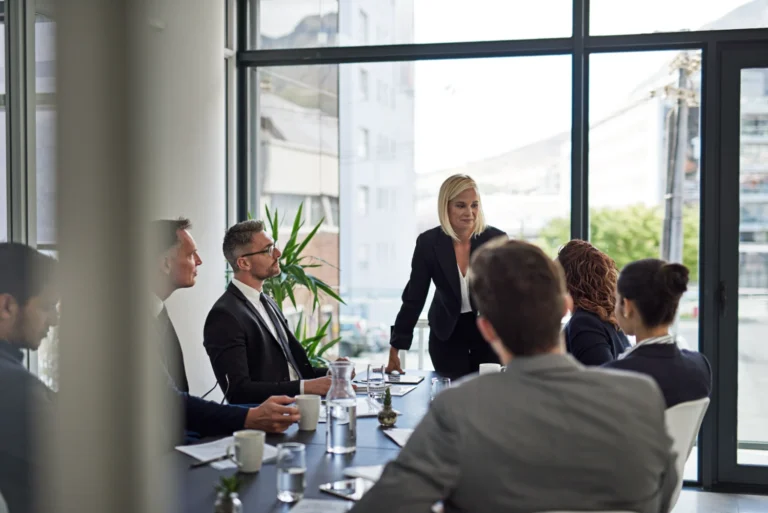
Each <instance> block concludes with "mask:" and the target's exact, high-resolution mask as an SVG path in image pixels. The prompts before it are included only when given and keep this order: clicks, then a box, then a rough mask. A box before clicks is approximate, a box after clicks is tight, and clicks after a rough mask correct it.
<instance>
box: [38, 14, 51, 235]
mask: <svg viewBox="0 0 768 513" xmlns="http://www.w3.org/2000/svg"><path fill="white" fill-rule="evenodd" d="M51 14H52V13H50V12H47V11H45V12H43V13H38V14H37V17H36V18H35V92H36V98H37V108H36V111H35V112H36V114H35V127H36V132H35V138H36V140H37V142H36V156H35V161H36V165H37V177H36V178H37V242H38V244H53V243H55V242H56V23H55V22H54V21H53V19H52V18H51Z"/></svg>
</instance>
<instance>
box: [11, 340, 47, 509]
mask: <svg viewBox="0 0 768 513" xmlns="http://www.w3.org/2000/svg"><path fill="white" fill-rule="evenodd" d="M22 359H23V354H22V352H21V351H20V350H19V349H17V348H16V347H15V346H13V345H11V344H9V343H7V342H3V341H0V419H1V420H0V492H2V494H3V497H4V498H5V502H6V503H7V504H8V511H10V512H12V513H13V512H16V511H18V512H23V513H27V512H31V511H33V510H35V505H34V503H33V499H34V497H35V490H34V487H35V481H36V480H37V479H38V478H39V477H40V471H41V469H42V466H41V465H39V464H37V463H36V462H37V461H38V459H37V458H36V457H35V452H36V449H38V448H37V447H36V446H35V445H34V441H35V429H36V426H41V425H45V423H48V422H51V420H50V416H51V414H52V412H51V408H52V406H53V399H54V395H55V394H54V393H53V392H52V391H51V390H50V389H49V388H48V387H47V386H45V385H44V384H43V383H42V382H41V381H40V380H39V379H37V377H35V376H33V375H32V374H30V373H29V371H27V369H26V367H24V364H23V363H22Z"/></svg>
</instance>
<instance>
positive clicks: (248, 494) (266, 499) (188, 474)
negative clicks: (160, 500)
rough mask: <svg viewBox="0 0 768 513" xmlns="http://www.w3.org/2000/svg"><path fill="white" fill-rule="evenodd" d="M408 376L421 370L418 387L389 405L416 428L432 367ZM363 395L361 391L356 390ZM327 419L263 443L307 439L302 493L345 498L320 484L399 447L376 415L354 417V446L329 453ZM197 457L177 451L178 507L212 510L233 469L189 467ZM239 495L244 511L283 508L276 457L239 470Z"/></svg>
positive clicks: (377, 461)
mask: <svg viewBox="0 0 768 513" xmlns="http://www.w3.org/2000/svg"><path fill="white" fill-rule="evenodd" d="M406 374H407V375H408V376H411V375H417V376H424V380H423V381H422V382H421V383H419V384H418V385H417V386H416V389H415V390H413V391H411V392H409V393H408V394H406V395H404V396H402V397H393V398H392V407H393V408H394V409H395V410H397V411H399V412H400V415H398V418H397V424H396V425H395V427H397V428H414V427H416V425H417V424H418V423H419V422H420V421H421V419H422V417H424V415H425V414H426V412H427V409H428V408H429V402H430V387H431V377H432V374H433V373H431V372H424V371H422V372H419V371H410V370H406ZM358 397H364V394H358ZM326 426H327V423H319V424H318V425H317V430H316V431H299V429H298V425H293V426H291V427H290V428H289V429H288V430H287V431H286V432H285V433H282V434H268V435H267V438H266V443H268V444H270V445H274V446H276V445H277V444H280V443H285V442H300V443H303V444H305V445H306V460H307V473H306V489H305V493H304V497H305V498H310V499H325V500H343V499H337V498H335V497H334V496H333V495H329V494H326V493H323V492H321V491H320V490H319V488H318V487H319V485H321V484H323V483H329V482H332V481H338V480H340V479H346V477H345V476H344V469H345V468H347V467H356V466H365V465H382V464H385V463H387V462H389V461H391V460H393V459H395V458H396V457H397V454H398V453H399V452H400V447H399V446H398V445H397V444H396V443H395V442H394V441H392V439H390V438H389V437H388V436H386V435H385V434H384V429H383V428H381V427H380V426H379V422H378V420H377V419H376V418H375V417H363V418H358V419H357V450H356V451H355V452H353V453H351V454H328V453H326V452H325V430H326ZM195 461H196V460H195V459H194V458H192V457H190V456H187V455H185V454H182V453H180V452H177V454H176V455H175V456H174V462H173V464H174V465H177V468H178V473H179V474H178V475H181V476H183V477H182V478H181V490H180V499H179V501H180V504H179V506H180V509H179V510H180V511H184V512H186V513H211V512H213V510H214V503H215V502H216V491H215V489H214V486H215V485H216V484H217V483H218V481H219V478H220V477H222V476H230V475H233V474H234V470H216V469H214V468H213V467H211V466H206V467H200V468H195V469H190V468H189V466H190V465H191V464H192V463H194V462H195ZM240 499H241V500H242V502H243V511H244V512H245V513H262V512H270V513H271V512H287V511H290V508H291V505H289V504H283V503H281V502H280V501H278V500H277V470H276V466H275V464H274V463H266V464H264V465H263V466H262V468H261V470H260V471H259V472H258V473H255V474H241V485H240Z"/></svg>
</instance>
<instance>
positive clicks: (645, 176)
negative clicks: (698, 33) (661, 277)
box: [589, 51, 701, 480]
mask: <svg viewBox="0 0 768 513" xmlns="http://www.w3.org/2000/svg"><path fill="white" fill-rule="evenodd" d="M700 65H701V53H700V52H698V51H696V52H647V53H634V54H633V53H622V54H599V55H592V56H591V57H590V63H589V70H590V99H589V102H590V103H589V106H590V111H589V119H590V131H589V206H590V209H589V215H590V237H591V241H592V243H593V244H595V245H596V246H597V247H598V248H599V249H601V250H602V251H604V252H606V253H607V254H608V255H610V256H611V257H612V258H613V259H614V260H615V261H616V264H617V265H618V267H619V269H621V268H622V267H623V266H624V265H626V264H628V263H630V262H632V261H635V260H639V259H642V258H663V259H664V260H668V261H674V262H682V263H683V264H684V265H686V266H687V267H688V269H689V270H690V273H691V274H690V283H689V285H688V292H687V293H686V294H685V295H684V296H683V298H682V300H681V303H680V308H679V310H678V319H677V321H676V327H675V332H676V334H677V337H678V344H679V345H680V346H681V347H685V348H688V349H693V350H698V348H699V324H698V312H699V290H698V289H699V287H698V274H699V269H698V255H699V190H700V172H699V162H700V147H699V126H700V124H699V99H700V87H701V73H700ZM617 76H620V77H622V79H621V80H620V81H617V80H616V79H615V77H617ZM628 184H631V186H628ZM695 452H696V451H694V454H695ZM684 477H685V479H690V480H696V479H697V466H696V457H695V456H694V457H692V458H690V459H689V463H688V465H687V466H686V469H685V476H684Z"/></svg>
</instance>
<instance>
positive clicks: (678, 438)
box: [665, 397, 709, 511]
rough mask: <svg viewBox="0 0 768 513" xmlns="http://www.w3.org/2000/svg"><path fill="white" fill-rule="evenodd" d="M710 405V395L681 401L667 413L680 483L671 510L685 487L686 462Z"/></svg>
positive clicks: (668, 428) (673, 497)
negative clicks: (694, 399)
mask: <svg viewBox="0 0 768 513" xmlns="http://www.w3.org/2000/svg"><path fill="white" fill-rule="evenodd" d="M708 407H709V397H705V398H704V399H698V400H696V401H689V402H687V403H680V404H678V405H675V406H673V407H672V408H669V409H668V410H667V411H666V414H665V420H666V424H667V432H668V433H669V436H671V437H672V450H673V451H675V453H676V454H677V462H676V467H677V477H678V480H679V483H678V484H677V488H675V493H674V494H673V495H672V500H671V501H670V503H669V509H670V511H671V510H672V508H674V507H675V504H676V503H677V499H678V497H679V496H680V490H681V489H682V488H683V473H684V472H685V462H686V461H688V456H690V455H691V451H692V450H693V446H694V444H695V443H696V438H698V436H699V429H700V428H701V422H702V420H704V414H705V413H707V408H708Z"/></svg>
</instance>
